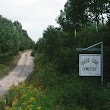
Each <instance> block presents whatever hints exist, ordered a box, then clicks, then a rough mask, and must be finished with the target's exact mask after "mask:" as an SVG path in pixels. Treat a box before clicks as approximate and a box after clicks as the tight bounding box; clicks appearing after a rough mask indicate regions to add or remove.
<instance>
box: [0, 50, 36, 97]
mask: <svg viewBox="0 0 110 110" xmlns="http://www.w3.org/2000/svg"><path fill="white" fill-rule="evenodd" d="M33 59H34V58H33V57H32V56H31V51H28V52H25V53H22V54H21V58H20V59H19V62H18V64H17V66H16V67H15V69H14V70H13V71H11V72H10V73H9V75H8V76H6V77H4V78H3V79H1V80H0V96H2V95H4V94H5V93H6V92H7V91H8V90H9V87H10V86H11V85H13V84H14V85H18V83H19V82H23V81H25V79H26V78H27V76H28V75H29V74H30V73H31V72H32V71H33V67H34V64H33Z"/></svg>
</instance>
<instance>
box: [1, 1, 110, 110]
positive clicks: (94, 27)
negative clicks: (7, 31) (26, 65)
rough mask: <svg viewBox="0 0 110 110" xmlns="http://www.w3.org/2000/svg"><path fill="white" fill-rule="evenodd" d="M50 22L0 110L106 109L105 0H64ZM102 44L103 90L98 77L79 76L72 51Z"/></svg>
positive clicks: (109, 41)
mask: <svg viewBox="0 0 110 110" xmlns="http://www.w3.org/2000/svg"><path fill="white" fill-rule="evenodd" d="M56 22H57V23H58V24H59V27H55V26H52V25H49V26H48V27H47V28H46V29H45V30H44V31H43V34H42V37H41V38H40V39H39V40H38V42H37V43H36V44H35V47H34V50H33V52H32V55H33V56H34V60H35V61H34V63H35V66H34V71H33V72H32V73H31V74H30V76H29V77H28V78H27V80H26V81H25V82H24V83H20V84H19V86H18V87H15V86H13V87H12V88H10V90H9V93H8V94H7V95H6V97H5V99H2V100H0V104H1V105H0V107H1V108H2V110H110V69H109V68H110V66H109V65H110V57H109V56H110V0H67V2H66V4H65V5H64V9H63V10H60V15H58V16H57V18H56ZM11 25H12V24H11ZM17 26H18V25H17ZM12 27H13V26H12ZM18 27H19V26H18ZM17 29H18V28H17ZM16 31H17V32H18V34H19V30H16ZM20 35H21V34H20ZM23 35H24V34H23ZM19 37H23V36H19ZM102 41H103V43H104V84H103V86H102V85H101V83H100V77H79V72H78V68H79V66H78V54H79V53H78V52H77V51H76V48H81V47H82V48H85V47H88V46H90V45H93V44H95V43H98V42H102ZM18 44H19V49H20V43H18ZM23 46H24V45H23ZM21 49H22V48H21ZM83 53H87V52H83ZM90 53H91V52H90ZM96 53H98V52H96ZM98 54H99V53H98ZM27 91H28V92H27Z"/></svg>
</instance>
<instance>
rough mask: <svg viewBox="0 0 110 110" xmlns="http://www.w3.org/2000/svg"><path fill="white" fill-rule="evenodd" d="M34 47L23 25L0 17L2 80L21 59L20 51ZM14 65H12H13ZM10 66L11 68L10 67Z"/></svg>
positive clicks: (0, 74)
mask: <svg viewBox="0 0 110 110" xmlns="http://www.w3.org/2000/svg"><path fill="white" fill-rule="evenodd" d="M33 47H34V41H32V40H31V39H30V37H29V36H28V34H27V32H26V31H25V30H23V29H22V25H21V23H19V22H18V21H15V22H12V21H11V20H8V19H6V18H4V17H2V16H1V15H0V78H2V77H3V76H4V75H6V74H7V73H8V72H9V71H10V68H12V67H13V65H15V64H14V63H15V62H16V61H15V60H14V59H15V56H16V57H17V58H16V59H19V58H18V57H19V54H18V53H19V51H24V50H27V49H31V48H33ZM12 61H13V62H12ZM11 64H12V65H11ZM9 65H10V66H9Z"/></svg>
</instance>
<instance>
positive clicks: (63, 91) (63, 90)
mask: <svg viewBox="0 0 110 110" xmlns="http://www.w3.org/2000/svg"><path fill="white" fill-rule="evenodd" d="M96 79H97V78H96ZM96 79H90V80H88V79H86V78H80V77H79V76H78V75H77V73H73V74H60V73H59V72H58V71H56V70H55V66H54V64H52V63H50V62H48V61H47V59H46V58H45V57H44V55H37V56H36V55H35V70H34V72H33V73H32V74H31V75H30V76H29V77H28V79H27V80H26V82H25V83H20V84H19V86H18V87H15V86H12V87H11V88H10V91H9V93H8V94H7V95H6V98H5V99H1V101H0V110H110V84H107V85H106V86H105V87H101V86H100V84H99V82H98V81H95V80H96ZM97 80H98V79H97Z"/></svg>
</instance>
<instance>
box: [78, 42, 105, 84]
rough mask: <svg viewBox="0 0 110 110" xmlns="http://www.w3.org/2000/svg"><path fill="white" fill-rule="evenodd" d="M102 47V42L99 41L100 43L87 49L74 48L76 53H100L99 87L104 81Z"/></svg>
mask: <svg viewBox="0 0 110 110" xmlns="http://www.w3.org/2000/svg"><path fill="white" fill-rule="evenodd" d="M99 45H100V48H97V47H96V46H99ZM103 47H104V45H103V41H101V42H98V43H96V44H94V45H91V46H89V47H87V48H76V51H80V52H81V51H82V52H83V51H97V52H100V53H101V86H103V81H104V75H103V74H104V73H103V65H104V64H103V56H104V55H103V54H104V50H103Z"/></svg>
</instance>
